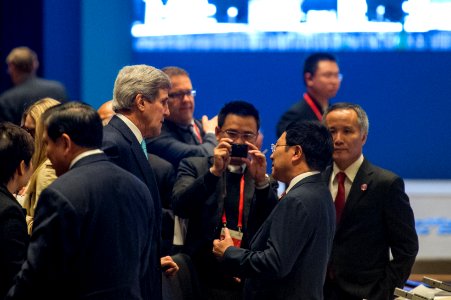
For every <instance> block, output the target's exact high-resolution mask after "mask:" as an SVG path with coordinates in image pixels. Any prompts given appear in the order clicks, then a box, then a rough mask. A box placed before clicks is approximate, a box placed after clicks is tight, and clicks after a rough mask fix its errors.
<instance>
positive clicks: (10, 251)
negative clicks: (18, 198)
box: [0, 207, 29, 297]
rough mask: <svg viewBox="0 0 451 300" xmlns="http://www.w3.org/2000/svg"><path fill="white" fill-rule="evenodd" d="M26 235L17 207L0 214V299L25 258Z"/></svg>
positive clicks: (22, 219)
mask: <svg viewBox="0 0 451 300" xmlns="http://www.w3.org/2000/svg"><path fill="white" fill-rule="evenodd" d="M28 239H29V238H28V233H27V227H26V223H25V216H24V214H23V213H22V211H21V210H20V208H17V207H10V208H8V209H5V210H4V211H3V212H2V213H1V214H0V245H1V246H0V297H3V296H4V295H5V294H6V292H7V291H8V289H9V287H11V285H12V283H13V278H14V276H15V275H16V274H17V273H18V272H19V271H20V268H21V266H22V263H23V261H24V260H25V258H26V255H27V254H26V253H27V245H28Z"/></svg>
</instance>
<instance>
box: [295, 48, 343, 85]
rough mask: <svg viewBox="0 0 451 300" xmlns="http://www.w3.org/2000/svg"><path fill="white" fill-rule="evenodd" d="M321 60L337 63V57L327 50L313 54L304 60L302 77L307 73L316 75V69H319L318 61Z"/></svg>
mask: <svg viewBox="0 0 451 300" xmlns="http://www.w3.org/2000/svg"><path fill="white" fill-rule="evenodd" d="M320 61H333V62H335V63H337V58H336V57H335V56H333V55H332V54H330V53H325V52H318V53H313V54H311V55H310V56H309V57H307V59H306V60H305V62H304V73H303V76H302V77H303V78H304V76H305V74H306V73H310V74H311V75H312V76H313V75H315V73H316V70H317V69H318V63H319V62H320ZM304 81H305V79H304Z"/></svg>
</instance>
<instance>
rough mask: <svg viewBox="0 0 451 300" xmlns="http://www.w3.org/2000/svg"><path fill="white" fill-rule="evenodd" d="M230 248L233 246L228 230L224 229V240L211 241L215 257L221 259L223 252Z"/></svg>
mask: <svg viewBox="0 0 451 300" xmlns="http://www.w3.org/2000/svg"><path fill="white" fill-rule="evenodd" d="M230 246H233V240H232V237H231V236H230V232H229V229H228V228H225V229H224V239H223V240H214V241H213V254H214V255H215V256H216V257H223V256H224V252H225V251H226V250H227V248H229V247H230Z"/></svg>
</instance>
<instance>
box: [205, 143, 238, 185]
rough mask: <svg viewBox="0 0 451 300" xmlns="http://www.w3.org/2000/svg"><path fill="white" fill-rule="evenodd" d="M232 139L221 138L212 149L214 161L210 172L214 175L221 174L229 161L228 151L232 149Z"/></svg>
mask: <svg viewBox="0 0 451 300" xmlns="http://www.w3.org/2000/svg"><path fill="white" fill-rule="evenodd" d="M232 142H233V141H232V140H231V139H229V138H222V139H220V140H219V144H218V145H217V146H216V147H215V149H214V151H213V156H214V161H213V166H211V168H210V172H211V173H212V174H213V175H215V176H218V177H219V176H221V175H222V173H223V172H224V171H225V170H226V169H227V166H228V165H229V163H230V151H232V145H231V143H232Z"/></svg>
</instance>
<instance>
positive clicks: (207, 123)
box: [202, 116, 218, 133]
mask: <svg viewBox="0 0 451 300" xmlns="http://www.w3.org/2000/svg"><path fill="white" fill-rule="evenodd" d="M217 126H218V116H214V117H213V118H211V119H210V120H209V119H208V117H207V116H203V117H202V128H203V129H204V131H205V132H206V133H215V129H216V127H217Z"/></svg>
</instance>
